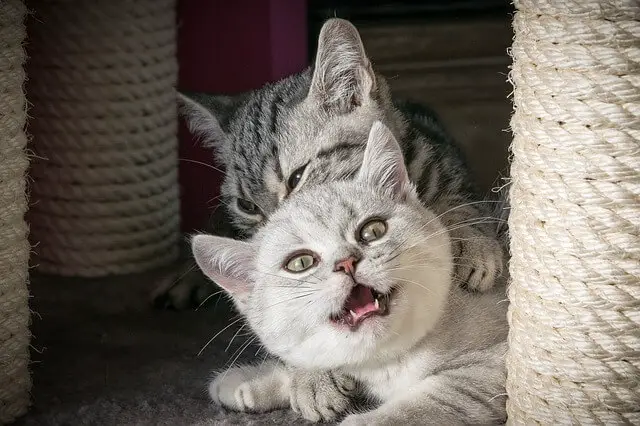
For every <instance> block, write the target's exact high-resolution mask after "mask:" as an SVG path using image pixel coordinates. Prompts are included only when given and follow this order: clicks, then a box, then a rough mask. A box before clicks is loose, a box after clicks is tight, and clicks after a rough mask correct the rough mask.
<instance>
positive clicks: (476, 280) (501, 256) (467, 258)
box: [434, 197, 505, 292]
mask: <svg viewBox="0 0 640 426" xmlns="http://www.w3.org/2000/svg"><path fill="white" fill-rule="evenodd" d="M434 210H435V211H436V212H438V213H440V214H441V221H442V223H443V224H444V226H445V227H446V228H447V230H448V231H449V235H450V237H451V243H452V244H451V246H452V249H453V256H454V263H455V264H456V268H455V275H456V279H457V280H458V283H459V284H460V285H461V286H463V287H466V288H468V289H469V290H474V291H481V292H482V291H486V290H489V289H490V288H492V287H493V286H494V285H495V283H496V281H497V279H498V277H500V275H501V274H502V272H503V270H504V267H505V248H504V246H503V244H502V243H501V242H500V241H499V239H498V235H497V232H496V229H497V228H498V225H499V223H500V222H501V221H502V220H503V219H501V218H499V217H493V216H498V215H491V214H488V213H487V212H488V211H489V210H490V209H487V208H485V206H484V205H483V202H481V201H479V202H465V201H464V200H463V199H459V198H456V197H452V198H443V199H440V200H438V202H437V203H436V204H435V205H434Z"/></svg>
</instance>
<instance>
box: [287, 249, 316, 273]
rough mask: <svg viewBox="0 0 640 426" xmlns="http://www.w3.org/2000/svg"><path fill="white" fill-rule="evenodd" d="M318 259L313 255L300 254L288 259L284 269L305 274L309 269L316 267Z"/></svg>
mask: <svg viewBox="0 0 640 426" xmlns="http://www.w3.org/2000/svg"><path fill="white" fill-rule="evenodd" d="M315 264H316V258H315V257H314V256H313V254H311V253H307V252H304V253H298V254H294V255H293V256H291V257H290V258H289V259H287V261H286V263H285V265H284V269H286V270H287V271H289V272H294V273H295V272H304V271H306V270H307V269H309V268H311V267H312V266H315Z"/></svg>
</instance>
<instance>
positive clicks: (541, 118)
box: [507, 0, 640, 425]
mask: <svg viewBox="0 0 640 426" xmlns="http://www.w3.org/2000/svg"><path fill="white" fill-rule="evenodd" d="M515 4H516V7H517V13H516V14H515V17H514V29H515V39H514V42H513V49H512V55H513V70H512V74H511V78H512V80H513V82H514V85H515V91H514V104H515V113H514V116H513V118H512V122H511V126H512V128H513V132H514V135H515V137H514V141H513V145H512V151H513V163H512V168H511V173H512V178H513V186H512V188H511V202H512V209H511V217H510V220H509V223H510V231H511V251H512V260H511V266H510V272H511V276H512V284H511V286H510V289H509V299H510V300H511V305H510V311H509V321H510V326H511V329H510V335H509V344H510V349H509V354H508V357H507V368H508V381H507V392H508V394H509V400H508V406H507V408H508V413H509V422H510V424H544V425H554V424H585V425H586V424H598V425H605V424H606V425H614V424H640V2H638V0H608V1H606V0H602V1H595V0H516V1H515Z"/></svg>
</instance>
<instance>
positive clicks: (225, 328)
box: [196, 316, 244, 356]
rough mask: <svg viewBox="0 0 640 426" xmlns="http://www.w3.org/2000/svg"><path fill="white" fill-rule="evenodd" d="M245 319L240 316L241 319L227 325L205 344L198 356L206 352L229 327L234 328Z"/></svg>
mask: <svg viewBox="0 0 640 426" xmlns="http://www.w3.org/2000/svg"><path fill="white" fill-rule="evenodd" d="M243 319H244V317H242V316H240V318H238V319H237V320H235V321H233V322H232V323H231V324H229V325H227V326H226V327H224V328H223V329H222V330H220V331H218V332H217V333H216V334H214V335H213V337H212V338H211V339H209V341H208V342H207V343H205V345H204V346H203V347H202V349H200V351H199V352H198V354H197V355H196V356H200V355H202V352H204V350H205V349H206V348H207V346H209V345H210V344H211V342H213V341H214V340H215V338H216V337H218V336H219V335H221V334H222V333H224V332H225V330H227V329H228V328H229V327H232V326H233V325H234V324H237V323H238V322H240V321H242V320H243Z"/></svg>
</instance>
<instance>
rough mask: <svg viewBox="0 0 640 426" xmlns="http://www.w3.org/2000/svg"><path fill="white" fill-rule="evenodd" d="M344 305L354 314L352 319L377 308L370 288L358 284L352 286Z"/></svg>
mask: <svg viewBox="0 0 640 426" xmlns="http://www.w3.org/2000/svg"><path fill="white" fill-rule="evenodd" d="M344 307H345V309H346V310H347V311H351V312H353V313H354V314H355V318H354V320H357V319H358V318H360V317H362V316H363V315H366V314H368V313H369V312H373V311H377V310H378V306H376V303H375V299H374V297H373V292H372V291H371V289H370V288H369V287H365V286H363V285H360V284H358V285H356V286H355V287H354V288H353V290H352V291H351V294H350V295H349V299H348V300H347V303H345V305H344Z"/></svg>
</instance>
